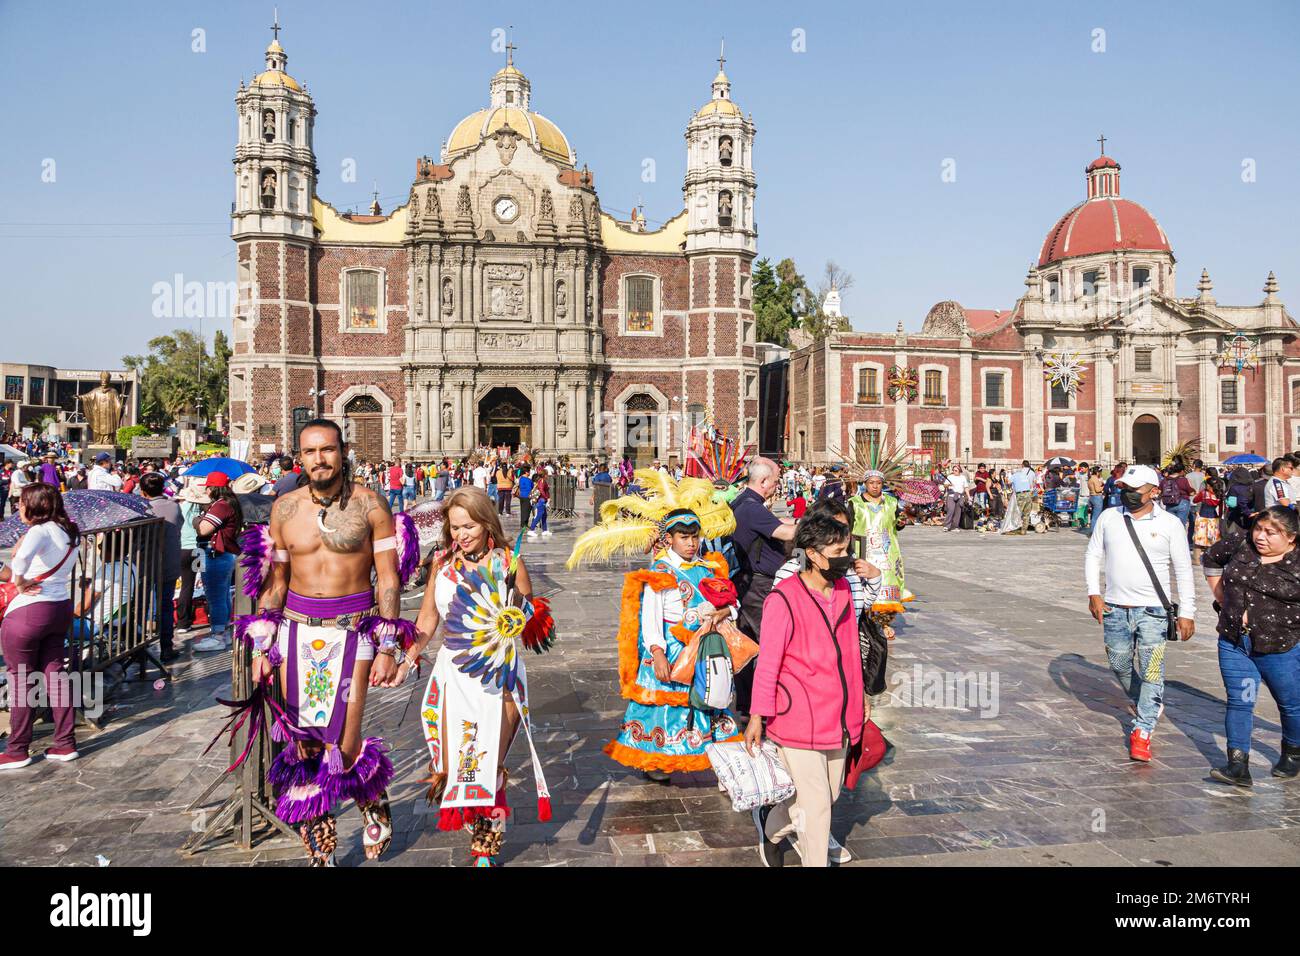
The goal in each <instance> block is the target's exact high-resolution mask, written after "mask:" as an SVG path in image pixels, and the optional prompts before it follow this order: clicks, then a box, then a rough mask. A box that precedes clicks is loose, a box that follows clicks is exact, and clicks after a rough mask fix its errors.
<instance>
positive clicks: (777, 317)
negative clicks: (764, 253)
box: [753, 259, 812, 347]
mask: <svg viewBox="0 0 1300 956" xmlns="http://www.w3.org/2000/svg"><path fill="white" fill-rule="evenodd" d="M753 289H754V319H755V322H756V325H757V328H756V332H757V337H758V340H759V341H760V342H773V343H775V344H776V345H781V346H786V347H788V346H789V344H790V329H791V328H792V327H793V326H794V325H795V324H797V323H798V322H799V319H800V316H801V315H802V314H803V312H804V310H805V309H806V308H807V307H808V302H809V300H810V299H811V298H812V294H811V293H810V292H809V290H808V284H807V283H806V282H805V281H804V278H803V276H801V275H800V274H799V270H798V269H797V268H796V267H795V264H794V260H793V259H782V260H781V261H780V262H778V263H777V264H776V266H775V267H773V265H772V260H770V259H760V260H758V262H757V263H755V265H754V282H753Z"/></svg>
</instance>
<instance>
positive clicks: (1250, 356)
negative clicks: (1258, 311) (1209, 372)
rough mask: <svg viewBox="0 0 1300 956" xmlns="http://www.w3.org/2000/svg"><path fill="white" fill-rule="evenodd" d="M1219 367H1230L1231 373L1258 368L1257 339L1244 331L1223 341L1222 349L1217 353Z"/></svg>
mask: <svg viewBox="0 0 1300 956" xmlns="http://www.w3.org/2000/svg"><path fill="white" fill-rule="evenodd" d="M1218 363H1219V368H1230V369H1232V374H1233V375H1238V376H1239V375H1241V373H1242V372H1245V371H1246V370H1248V369H1249V370H1250V371H1252V372H1253V371H1255V370H1256V369H1257V368H1259V341H1258V340H1257V339H1254V338H1251V337H1250V336H1249V335H1246V334H1245V333H1244V332H1238V333H1237V334H1236V335H1234V336H1232V337H1231V338H1229V339H1225V340H1224V342H1223V351H1221V352H1220V353H1219V355H1218Z"/></svg>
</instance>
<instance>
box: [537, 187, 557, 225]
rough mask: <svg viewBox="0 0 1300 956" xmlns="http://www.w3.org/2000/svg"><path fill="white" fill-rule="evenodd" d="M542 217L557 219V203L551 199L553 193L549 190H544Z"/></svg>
mask: <svg viewBox="0 0 1300 956" xmlns="http://www.w3.org/2000/svg"><path fill="white" fill-rule="evenodd" d="M540 215H541V218H543V219H554V218H555V201H554V200H553V199H551V191H550V190H549V189H543V190H542V209H541V213H540Z"/></svg>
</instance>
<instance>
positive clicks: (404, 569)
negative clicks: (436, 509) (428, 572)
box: [393, 511, 420, 587]
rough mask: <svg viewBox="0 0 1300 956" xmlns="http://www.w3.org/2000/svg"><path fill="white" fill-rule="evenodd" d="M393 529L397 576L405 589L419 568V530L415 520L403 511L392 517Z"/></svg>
mask: <svg viewBox="0 0 1300 956" xmlns="http://www.w3.org/2000/svg"><path fill="white" fill-rule="evenodd" d="M393 527H394V529H395V531H396V535H397V576H398V577H399V578H400V579H401V582H402V587H406V582H407V581H409V580H411V576H412V575H414V574H415V570H416V568H418V567H419V566H420V529H419V528H417V527H416V526H415V519H414V518H412V517H411V516H410V515H408V514H407V513H406V512H404V511H403V512H399V513H398V514H396V515H394V516H393Z"/></svg>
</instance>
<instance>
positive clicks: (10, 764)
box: [0, 754, 32, 770]
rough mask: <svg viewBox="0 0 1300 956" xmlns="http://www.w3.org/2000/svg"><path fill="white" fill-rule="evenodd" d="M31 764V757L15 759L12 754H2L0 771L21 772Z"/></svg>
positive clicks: (0, 756) (0, 755)
mask: <svg viewBox="0 0 1300 956" xmlns="http://www.w3.org/2000/svg"><path fill="white" fill-rule="evenodd" d="M31 762H32V758H31V756H26V757H14V756H12V755H10V754H0V770H21V769H22V768H23V767H26V766H27V765H28V764H29V763H31Z"/></svg>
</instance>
